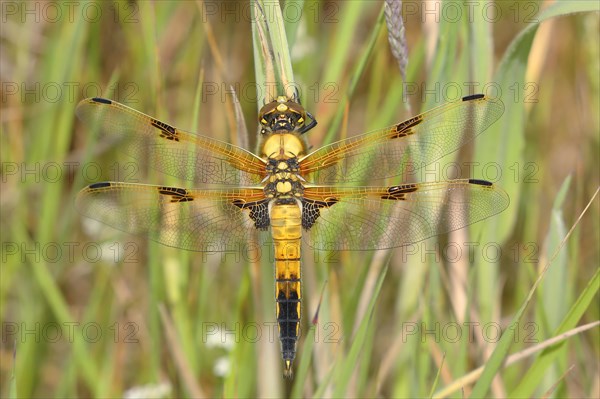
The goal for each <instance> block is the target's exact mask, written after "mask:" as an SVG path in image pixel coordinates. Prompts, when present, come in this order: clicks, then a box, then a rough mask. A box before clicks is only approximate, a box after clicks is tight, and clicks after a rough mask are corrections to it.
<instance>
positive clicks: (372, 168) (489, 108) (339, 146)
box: [300, 95, 504, 184]
mask: <svg viewBox="0 0 600 399" xmlns="http://www.w3.org/2000/svg"><path fill="white" fill-rule="evenodd" d="M503 112H504V104H503V103H502V101H500V100H497V99H491V98H488V97H485V96H483V95H475V96H469V97H464V98H463V99H462V100H461V101H458V102H454V103H449V104H446V105H443V106H440V107H438V108H434V109H433V110H430V111H428V112H425V113H423V114H421V115H417V116H415V117H413V118H411V119H409V120H407V121H404V122H402V123H399V124H396V125H394V126H390V127H388V128H385V129H382V130H377V131H373V132H370V133H366V134H362V135H359V136H355V137H352V138H349V139H346V140H342V141H338V142H336V143H332V144H330V145H327V146H324V147H322V148H320V149H318V150H316V151H314V152H312V153H310V154H308V155H307V156H306V157H304V158H303V159H301V160H300V172H301V174H302V176H303V177H304V178H306V180H307V181H309V182H311V183H314V184H335V183H350V182H370V181H371V180H374V179H383V178H387V177H393V176H402V179H403V180H404V181H415V179H414V174H415V172H416V171H417V170H419V169H421V168H423V167H424V166H426V165H429V164H431V163H432V162H434V161H436V160H438V159H440V158H442V157H443V156H444V155H447V154H449V153H452V152H454V151H456V150H457V149H458V148H460V147H461V146H462V145H464V144H465V143H466V142H468V141H470V140H472V139H473V138H474V137H475V136H477V135H478V134H480V133H481V132H483V131H484V130H485V129H487V128H488V127H489V126H490V125H491V124H492V123H494V122H495V121H496V120H498V118H500V116H501V115H502V113H503Z"/></svg>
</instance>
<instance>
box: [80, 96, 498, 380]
mask: <svg viewBox="0 0 600 399" xmlns="http://www.w3.org/2000/svg"><path fill="white" fill-rule="evenodd" d="M503 112H504V105H503V103H502V102H501V101H500V100H495V99H491V98H488V97H486V96H484V95H481V94H478V95H472V96H468V97H464V98H462V100H461V101H457V102H453V103H448V104H446V105H443V106H440V107H438V108H435V109H433V110H430V111H428V112H425V113H423V114H421V115H418V116H415V117H413V118H411V119H408V120H407V121H405V122H402V123H398V124H395V125H393V126H390V127H387V128H385V129H381V130H377V131H373V132H370V133H366V134H361V135H357V136H354V137H351V138H348V139H345V140H342V141H338V142H335V143H333V144H329V145H326V146H324V147H322V148H319V149H317V150H314V151H313V150H309V147H308V145H307V142H306V139H305V136H304V133H306V131H308V130H309V129H311V128H312V127H314V126H315V125H316V120H315V119H314V118H313V117H312V115H311V114H310V113H308V112H306V111H305V110H304V108H303V107H302V106H301V105H300V104H299V103H298V102H296V101H295V100H293V99H290V98H287V97H285V96H281V97H278V98H277V99H276V100H275V101H272V102H270V103H268V104H266V105H265V106H264V107H263V108H262V109H261V110H260V113H259V115H258V120H259V132H260V133H259V146H258V148H259V154H258V155H256V154H253V153H252V152H249V151H247V150H245V149H242V148H240V147H237V146H235V145H232V144H229V143H226V142H223V141H219V140H215V139H212V138H210V137H207V136H203V135H199V134H195V133H190V132H186V131H184V130H181V129H178V128H175V127H174V126H172V125H169V124H167V123H164V122H161V121H159V120H157V119H155V118H152V117H150V116H148V115H144V114H142V113H140V112H138V111H135V110H133V109H131V108H129V107H127V106H125V105H122V104H119V103H117V102H114V101H111V100H107V99H103V98H90V99H86V100H83V101H81V103H80V104H79V105H78V107H77V115H78V116H79V118H80V119H81V120H83V121H84V122H86V123H88V124H90V125H91V126H96V125H97V126H99V128H100V131H101V132H102V133H103V134H104V136H105V137H109V138H113V139H123V142H122V143H120V144H119V146H120V147H122V148H123V149H124V151H125V152H126V153H128V154H129V155H131V156H133V157H134V158H137V159H139V160H145V161H147V162H148V163H149V164H151V165H152V166H153V167H154V168H156V169H157V170H159V171H161V172H164V173H166V174H169V175H173V176H176V177H178V178H181V179H184V180H188V181H191V183H192V184H195V187H200V188H187V187H169V186H159V185H147V184H132V183H123V182H102V183H94V184H91V185H90V186H88V187H86V188H84V189H83V190H82V191H81V192H80V193H79V194H78V197H77V207H78V209H79V210H80V212H81V213H82V214H83V215H85V216H88V217H90V218H93V219H97V220H99V221H101V222H103V223H106V224H107V225H109V226H113V227H115V228H117V229H120V230H123V231H125V232H129V233H133V234H146V235H149V237H150V238H151V239H152V240H155V241H158V242H160V243H162V244H165V245H168V246H172V247H177V248H183V249H186V250H191V251H232V250H239V248H240V246H239V245H240V243H242V244H246V245H252V244H258V241H257V240H258V237H259V236H260V235H259V234H257V230H269V231H270V233H271V235H270V237H271V238H272V240H273V242H274V250H275V266H276V267H275V282H276V283H275V300H276V314H277V322H278V326H279V337H280V341H281V351H282V357H283V360H284V375H285V376H287V377H291V375H292V362H293V360H294V358H295V356H296V343H297V340H298V336H299V327H300V315H301V311H300V310H301V297H302V295H301V289H300V283H301V281H300V277H301V271H300V270H301V267H300V248H301V241H302V240H304V241H305V242H306V243H307V244H308V245H309V246H310V247H312V248H314V249H318V250H335V251H338V250H377V249H387V248H394V247H399V246H403V245H407V244H410V243H415V242H418V241H421V240H424V239H426V238H429V237H432V236H435V235H438V234H441V233H444V232H449V231H452V230H456V229H460V228H462V227H465V226H467V225H469V224H471V223H475V222H477V221H480V220H483V219H485V218H487V217H490V216H492V215H494V214H497V213H499V212H501V211H502V210H504V209H505V208H506V207H507V206H508V203H509V199H508V196H507V195H506V193H505V192H504V191H503V190H502V189H500V188H498V187H497V186H495V185H494V184H492V183H491V182H488V181H484V180H475V179H461V180H451V181H444V182H431V183H407V182H403V183H401V184H388V183H386V182H387V181H388V180H389V179H391V178H396V179H399V178H401V177H402V176H406V175H407V174H409V173H411V172H414V170H415V169H418V168H419V167H421V168H422V167H424V166H426V165H429V164H431V163H432V162H434V161H436V160H439V159H440V158H442V157H443V156H444V155H446V154H449V153H451V152H454V151H456V150H457V149H458V148H459V147H461V146H462V145H463V144H465V143H466V142H468V141H470V140H471V139H473V138H474V137H475V136H477V135H478V134H479V133H481V132H482V131H484V130H485V129H486V128H487V127H488V126H490V125H491V124H492V123H494V122H495V121H496V120H497V119H498V118H500V116H501V115H502V113H503ZM377 182H379V185H377ZM206 186H208V188H206ZM217 186H221V187H220V188H219V187H217Z"/></svg>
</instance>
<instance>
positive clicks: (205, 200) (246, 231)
mask: <svg viewBox="0 0 600 399" xmlns="http://www.w3.org/2000/svg"><path fill="white" fill-rule="evenodd" d="M76 206H77V208H78V210H79V211H80V212H81V213H82V214H83V215H84V216H87V217H90V218H92V219H96V220H99V221H101V222H103V223H105V224H107V225H109V226H112V227H114V228H117V229H119V230H122V231H125V232H128V233H132V234H137V235H140V234H144V235H146V234H147V235H149V237H150V239H152V240H154V241H157V242H160V243H162V244H165V245H168V246H171V247H177V248H183V249H187V250H190V251H207V252H221V251H239V250H240V249H243V248H244V247H243V245H258V240H257V238H256V237H257V234H253V233H254V231H255V230H256V229H257V228H258V229H264V228H266V226H268V221H269V220H268V203H267V201H266V200H265V197H264V194H263V191H262V189H238V190H188V189H184V188H178V187H165V186H154V185H146V184H130V183H120V182H103V183H95V184H92V185H90V186H88V187H86V188H84V189H83V190H81V191H80V192H79V194H78V195H77V199H76ZM265 218H266V219H265ZM265 224H266V226H264V225H265Z"/></svg>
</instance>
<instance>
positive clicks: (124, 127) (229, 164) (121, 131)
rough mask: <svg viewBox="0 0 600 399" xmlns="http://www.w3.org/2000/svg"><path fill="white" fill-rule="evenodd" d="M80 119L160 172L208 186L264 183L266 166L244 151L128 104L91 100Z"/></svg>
mask: <svg viewBox="0 0 600 399" xmlns="http://www.w3.org/2000/svg"><path fill="white" fill-rule="evenodd" d="M76 113H77V116H78V117H79V118H80V119H81V120H82V121H83V122H85V123H86V124H88V125H89V126H99V128H100V131H101V133H102V135H103V136H104V137H106V138H114V139H118V140H122V142H121V143H120V144H119V146H120V149H121V150H122V151H123V152H125V153H127V154H128V155H130V156H132V157H134V158H136V159H138V160H148V161H149V162H150V164H151V165H152V166H153V167H154V168H155V169H157V170H159V171H161V172H163V173H166V174H168V175H171V176H176V177H178V178H181V179H184V180H189V181H193V182H196V183H202V184H220V185H241V186H251V185H254V184H256V183H258V182H260V181H261V180H262V179H263V178H264V176H265V175H266V172H265V162H264V161H263V160H262V159H260V158H259V157H257V156H256V155H254V154H252V153H251V152H249V151H246V150H244V149H242V148H239V147H237V146H234V145H232V144H228V143H225V142H222V141H219V140H215V139H212V138H210V137H206V136H202V135H199V134H194V133H189V132H186V131H183V130H181V129H177V128H175V127H173V126H170V125H168V124H166V123H164V122H161V121H159V120H157V119H155V118H152V117H151V116H148V115H145V114H143V113H141V112H138V111H136V110H134V109H132V108H129V107H127V106H125V105H123V104H119V103H117V102H114V101H111V100H106V99H103V98H88V99H85V100H82V101H81V102H80V103H79V105H78V106H77V110H76Z"/></svg>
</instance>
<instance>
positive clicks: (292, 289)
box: [271, 203, 302, 377]
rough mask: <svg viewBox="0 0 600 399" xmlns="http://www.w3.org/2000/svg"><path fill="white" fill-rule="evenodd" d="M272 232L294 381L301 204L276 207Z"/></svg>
mask: <svg viewBox="0 0 600 399" xmlns="http://www.w3.org/2000/svg"><path fill="white" fill-rule="evenodd" d="M271 232H272V234H273V241H274V242H275V299H276V301H277V323H278V325H279V338H280V341H281V353H282V356H283V360H284V362H285V372H284V375H285V376H287V377H291V373H292V361H293V360H294V358H295V357H296V342H297V341H298V337H299V334H300V316H301V310H300V301H301V297H302V296H301V291H300V277H301V272H300V241H301V238H302V218H301V209H300V206H299V205H298V204H295V203H294V204H279V205H277V204H276V205H273V208H272V209H271Z"/></svg>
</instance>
